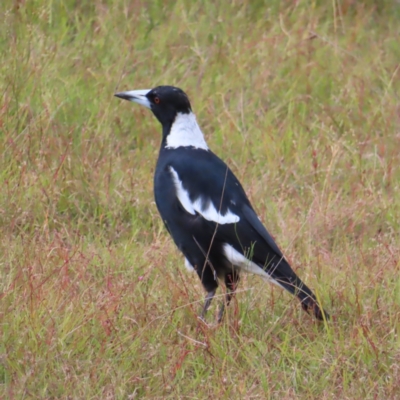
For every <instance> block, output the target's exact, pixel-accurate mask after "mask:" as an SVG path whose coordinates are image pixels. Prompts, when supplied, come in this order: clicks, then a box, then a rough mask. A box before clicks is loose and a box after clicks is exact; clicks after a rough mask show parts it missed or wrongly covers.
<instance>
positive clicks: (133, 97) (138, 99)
mask: <svg viewBox="0 0 400 400" xmlns="http://www.w3.org/2000/svg"><path fill="white" fill-rule="evenodd" d="M150 91H151V89H144V90H130V91H128V92H119V93H115V94H114V96H116V97H119V98H120V99H124V100H129V101H133V102H135V103H139V104H141V105H142V106H145V107H147V108H151V103H150V101H149V99H148V98H147V97H146V94H147V93H149V92H150Z"/></svg>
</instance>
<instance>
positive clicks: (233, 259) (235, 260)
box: [223, 243, 283, 287]
mask: <svg viewBox="0 0 400 400" xmlns="http://www.w3.org/2000/svg"><path fill="white" fill-rule="evenodd" d="M223 251H224V253H225V257H226V258H227V259H228V261H229V262H230V263H231V264H232V265H234V266H235V267H237V268H240V269H241V270H242V271H244V272H249V273H251V274H255V275H259V276H261V277H262V278H264V279H265V280H266V281H268V282H270V283H273V284H275V285H277V286H279V287H283V286H281V285H280V284H279V282H277V281H276V280H275V279H273V278H272V277H271V275H268V274H267V273H266V272H265V271H264V270H263V269H262V268H260V267H259V266H258V265H257V264H256V263H254V262H253V261H250V260H249V259H247V258H246V257H245V256H244V255H243V254H241V253H239V252H238V251H237V250H236V249H235V248H233V247H232V246H231V245H230V244H228V243H225V244H224V245H223Z"/></svg>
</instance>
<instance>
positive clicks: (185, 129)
mask: <svg viewBox="0 0 400 400" xmlns="http://www.w3.org/2000/svg"><path fill="white" fill-rule="evenodd" d="M189 146H191V147H194V148H196V149H203V150H208V146H207V143H206V141H205V139H204V135H203V132H202V131H201V129H200V127H199V125H198V123H197V121H196V116H195V115H194V114H193V113H192V112H191V113H189V114H184V113H178V114H177V115H176V117H175V121H174V122H173V124H172V126H171V131H170V132H169V135H168V136H167V142H166V145H165V147H166V148H167V149H176V148H178V147H189Z"/></svg>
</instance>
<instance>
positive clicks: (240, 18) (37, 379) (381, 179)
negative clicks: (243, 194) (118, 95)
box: [0, 0, 400, 399]
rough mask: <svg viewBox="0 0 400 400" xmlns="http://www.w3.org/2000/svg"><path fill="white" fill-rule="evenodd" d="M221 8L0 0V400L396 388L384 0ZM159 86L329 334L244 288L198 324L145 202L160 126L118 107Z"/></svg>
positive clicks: (395, 255)
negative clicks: (238, 186) (215, 160)
mask: <svg viewBox="0 0 400 400" xmlns="http://www.w3.org/2000/svg"><path fill="white" fill-rule="evenodd" d="M220 3H221V4H219V3H218V2H210V1H200V2H196V3H195V2H189V1H182V0H177V1H154V2H144V1H140V0H134V1H129V2H128V1H125V0H115V1H113V2H112V1H106V0H103V1H101V0H96V1H80V2H75V1H72V0H62V1H58V2H57V1H49V2H45V1H44V0H32V1H26V2H24V1H16V0H15V1H11V0H5V1H3V2H2V4H1V5H0V8H1V14H2V20H3V22H2V24H0V30H1V35H0V37H1V39H0V46H1V51H0V57H1V58H0V60H1V62H0V69H1V76H2V79H1V80H0V93H1V103H0V153H1V157H0V182H1V188H2V190H1V191H0V254H1V258H0V263H1V271H2V279H1V283H0V294H1V302H0V305H1V306H0V320H1V329H0V335H1V341H0V396H1V397H2V398H10V399H14V398H15V399H19V398H21V399H22V398H24V399H26V398H29V399H31V398H32V399H35V398H36V399H39V398H58V399H70V398H87V399H133V398H152V399H157V398H158V399H161V398H165V399H177V398H180V399H206V398H220V399H257V398H259V399H264V398H268V399H293V398H299V399H337V398H340V399H361V398H363V399H383V398H388V399H395V398H398V397H399V396H400V390H399V388H398V382H399V381H400V368H399V365H400V350H399V349H400V342H399V320H400V275H399V268H400V261H399V259H400V247H399V231H400V222H399V221H400V197H399V182H400V133H399V132H400V131H399V126H400V125H399V123H400V117H399V115H400V114H399V110H400V109H399V88H400V87H399V82H400V80H399V78H400V69H399V63H398V60H399V59H400V47H399V45H398V35H399V25H398V21H399V16H400V7H399V5H398V4H397V2H395V1H381V2H373V1H363V2H353V1H350V0H341V1H336V0H333V1H332V2H320V1H313V2H308V1H303V0H300V1H288V0H287V1H282V2H280V1H268V2H264V1H241V2H238V1H234V0H231V1H230V2H220ZM159 84H173V85H176V86H180V87H182V88H183V89H184V90H185V91H187V93H188V94H189V96H190V98H191V100H192V105H193V107H194V110H195V112H196V114H197V117H198V120H199V122H200V125H201V127H202V128H203V131H204V132H205V134H206V137H207V140H208V143H209V145H210V147H211V148H212V149H213V150H214V151H215V152H216V153H217V154H218V155H220V156H221V157H222V158H223V159H225V160H226V161H227V162H228V164H229V165H230V166H231V167H232V169H233V170H234V172H235V173H236V174H237V175H238V177H239V178H240V180H241V181H242V182H243V184H244V186H245V188H246V191H247V193H248V195H249V196H250V198H251V199H252V201H253V203H254V205H255V208H256V210H257V212H258V213H259V215H260V216H261V218H262V220H263V221H264V222H265V223H266V225H267V227H268V228H269V230H270V231H271V232H272V233H273V234H274V236H275V237H276V239H277V241H278V242H279V244H280V246H281V247H282V249H283V250H284V252H285V254H286V255H287V257H288V259H289V260H290V261H291V263H292V264H293V267H294V268H295V269H296V270H297V272H298V274H299V275H300V276H301V277H302V278H304V280H305V281H306V282H307V283H308V285H309V286H310V287H312V288H313V289H314V290H315V291H316V293H317V295H318V297H319V298H320V300H321V302H322V303H323V304H324V306H325V308H326V309H327V310H328V311H329V312H330V313H331V315H332V316H333V321H332V322H331V323H329V324H327V325H326V324H317V323H316V322H315V321H313V319H312V318H311V317H309V316H308V315H306V314H305V313H303V312H302V311H301V307H300V306H299V304H298V302H297V301H296V300H295V299H293V298H292V297H291V296H290V295H289V294H287V293H284V292H282V291H281V290H279V289H277V288H273V287H270V286H268V285H266V284H265V283H264V282H263V281H261V280H259V279H258V278H257V277H253V276H246V277H245V278H244V279H243V281H242V283H241V286H240V291H239V293H238V295H237V300H236V301H235V302H234V303H233V304H232V305H231V307H230V308H229V311H228V314H227V317H226V319H225V321H224V323H223V324H222V325H221V326H218V327H206V326H205V325H203V324H201V323H200V322H199V321H198V320H197V318H196V316H197V313H198V311H199V309H200V304H201V303H202V301H203V295H204V293H203V290H202V288H201V285H200V284H199V282H198V279H197V278H196V276H194V275H190V274H187V273H186V271H185V269H184V268H183V259H182V256H180V255H179V254H178V251H177V250H176V249H175V248H174V246H173V244H172V243H171V239H170V238H169V237H168V235H167V233H166V231H165V229H164V228H163V226H162V223H161V221H160V218H159V217H158V214H157V210H156V207H155V204H154V201H153V196H152V174H153V171H154V165H155V160H156V157H157V152H158V147H159V143H160V135H161V133H160V127H159V125H158V123H157V121H156V120H155V118H154V117H153V116H152V115H151V113H149V112H148V110H145V109H142V108H140V107H139V106H134V105H129V104H128V103H124V102H121V101H119V100H117V99H114V98H113V93H114V92H115V91H117V90H129V89H140V88H150V87H154V86H156V85H159ZM220 294H222V291H220ZM216 303H217V302H215V304H214V307H213V308H212V311H211V313H210V314H209V320H210V322H211V321H213V318H214V314H215V312H216Z"/></svg>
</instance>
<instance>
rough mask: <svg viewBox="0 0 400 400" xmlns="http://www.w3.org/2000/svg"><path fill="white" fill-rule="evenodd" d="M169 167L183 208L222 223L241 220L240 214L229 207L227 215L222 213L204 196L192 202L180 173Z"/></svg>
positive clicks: (233, 222) (232, 222) (208, 219)
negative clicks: (204, 198)
mask: <svg viewBox="0 0 400 400" xmlns="http://www.w3.org/2000/svg"><path fill="white" fill-rule="evenodd" d="M169 169H170V171H171V174H172V179H173V181H174V185H175V188H176V196H177V197H178V200H179V201H180V203H181V204H182V206H183V208H184V209H185V210H186V211H187V212H188V213H189V214H192V215H195V214H196V213H198V214H200V215H201V216H202V217H203V218H204V219H206V220H207V221H212V222H216V223H217V224H220V225H224V224H235V223H237V222H239V221H240V218H239V216H237V215H236V214H234V213H232V212H231V211H230V210H229V209H228V211H227V212H226V213H225V215H222V214H220V213H219V212H218V210H217V209H216V208H215V206H214V204H213V202H212V201H211V200H209V201H203V199H202V198H198V199H196V200H195V201H194V202H192V201H191V200H190V196H189V193H188V192H187V190H186V189H185V188H184V187H183V184H182V181H181V180H180V179H179V175H178V173H177V172H176V171H175V169H174V168H172V167H169ZM205 205H206V207H205Z"/></svg>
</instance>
